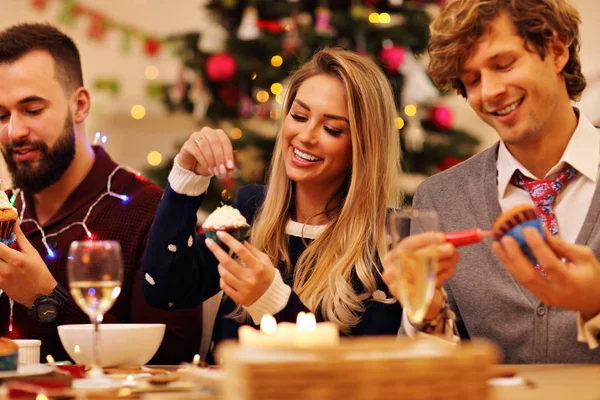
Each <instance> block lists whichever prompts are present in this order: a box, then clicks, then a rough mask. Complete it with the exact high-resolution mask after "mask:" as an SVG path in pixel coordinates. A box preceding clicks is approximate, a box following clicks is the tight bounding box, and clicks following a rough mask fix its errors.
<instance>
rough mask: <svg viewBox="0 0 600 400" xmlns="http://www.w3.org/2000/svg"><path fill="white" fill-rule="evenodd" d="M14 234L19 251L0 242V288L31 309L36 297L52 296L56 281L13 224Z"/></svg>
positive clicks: (20, 231)
mask: <svg viewBox="0 0 600 400" xmlns="http://www.w3.org/2000/svg"><path fill="white" fill-rule="evenodd" d="M14 232H15V235H16V236H17V247H18V248H19V250H15V249H12V248H10V247H8V246H7V245H5V244H4V243H0V289H2V290H4V292H5V293H6V294H7V295H8V297H10V298H11V299H13V300H14V301H16V302H17V303H19V304H22V305H24V306H25V307H27V308H31V306H32V305H33V302H34V301H35V299H36V298H38V297H39V296H42V295H48V294H50V293H52V290H54V287H55V286H56V280H55V279H54V277H53V276H52V274H51V273H50V271H49V270H48V267H47V266H46V264H45V263H44V260H43V259H42V257H41V256H40V254H39V253H38V252H37V250H36V249H35V248H34V247H33V246H32V245H31V243H29V241H28V240H27V238H26V237H25V235H24V234H23V231H22V230H21V227H20V226H19V222H17V223H15V224H14Z"/></svg>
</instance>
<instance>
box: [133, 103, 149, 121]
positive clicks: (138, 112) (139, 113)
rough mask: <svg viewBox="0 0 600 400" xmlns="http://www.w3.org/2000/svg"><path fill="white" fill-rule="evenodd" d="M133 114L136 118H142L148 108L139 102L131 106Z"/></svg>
mask: <svg viewBox="0 0 600 400" xmlns="http://www.w3.org/2000/svg"><path fill="white" fill-rule="evenodd" d="M131 116H132V117H133V118H135V119H142V118H144V117H145V116H146V109H145V108H144V106H140V105H139V104H137V105H135V106H133V107H131Z"/></svg>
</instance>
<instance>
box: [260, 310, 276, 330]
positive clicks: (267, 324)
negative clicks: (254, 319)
mask: <svg viewBox="0 0 600 400" xmlns="http://www.w3.org/2000/svg"><path fill="white" fill-rule="evenodd" d="M260 330H261V332H263V333H266V334H268V335H272V334H274V333H275V332H277V321H275V318H274V317H273V316H272V315H269V314H265V315H263V317H262V319H261V320H260Z"/></svg>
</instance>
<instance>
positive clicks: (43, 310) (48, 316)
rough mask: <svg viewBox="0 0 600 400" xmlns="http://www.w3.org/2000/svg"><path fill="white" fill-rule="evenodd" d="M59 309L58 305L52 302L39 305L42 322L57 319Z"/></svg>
mask: <svg viewBox="0 0 600 400" xmlns="http://www.w3.org/2000/svg"><path fill="white" fill-rule="evenodd" d="M57 315H58V310H57V309H56V305H54V304H50V303H42V304H40V305H38V307H37V317H38V320H40V321H41V322H52V321H54V320H55V319H56V317H57Z"/></svg>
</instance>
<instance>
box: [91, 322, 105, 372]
mask: <svg viewBox="0 0 600 400" xmlns="http://www.w3.org/2000/svg"><path fill="white" fill-rule="evenodd" d="M103 319H104V316H103V315H96V316H95V317H92V323H93V324H94V360H93V365H92V368H91V370H90V375H92V376H101V375H104V372H103V371H102V369H101V368H100V356H99V355H100V337H99V335H100V329H99V327H100V324H101V323H102V320H103Z"/></svg>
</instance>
